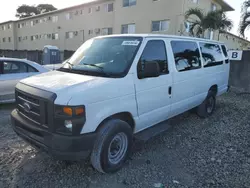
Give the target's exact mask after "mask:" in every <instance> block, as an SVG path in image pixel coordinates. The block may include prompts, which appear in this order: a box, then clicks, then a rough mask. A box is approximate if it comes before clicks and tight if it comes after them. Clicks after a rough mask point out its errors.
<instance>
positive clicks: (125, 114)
mask: <svg viewBox="0 0 250 188" xmlns="http://www.w3.org/2000/svg"><path fill="white" fill-rule="evenodd" d="M110 119H120V120H122V121H125V122H127V123H128V124H129V125H130V127H131V128H132V130H133V132H134V128H135V121H134V119H133V116H132V115H131V114H130V113H129V112H121V113H117V114H114V115H112V116H109V117H107V118H106V119H104V120H103V121H102V122H101V123H100V124H99V126H98V127H97V129H96V131H98V129H99V128H100V127H101V126H102V125H103V124H104V123H105V122H107V121H109V120H110Z"/></svg>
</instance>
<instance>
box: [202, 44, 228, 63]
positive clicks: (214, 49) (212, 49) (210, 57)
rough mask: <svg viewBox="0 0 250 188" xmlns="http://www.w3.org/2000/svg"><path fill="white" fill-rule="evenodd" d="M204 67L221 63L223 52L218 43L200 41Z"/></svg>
mask: <svg viewBox="0 0 250 188" xmlns="http://www.w3.org/2000/svg"><path fill="white" fill-rule="evenodd" d="M200 49H201V54H202V58H203V63H204V67H212V66H218V65H222V64H223V60H224V57H223V54H222V51H221V48H220V46H219V45H218V44H211V43H200Z"/></svg>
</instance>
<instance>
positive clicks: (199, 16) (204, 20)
mask: <svg viewBox="0 0 250 188" xmlns="http://www.w3.org/2000/svg"><path fill="white" fill-rule="evenodd" d="M185 19H186V20H187V21H188V22H189V23H190V24H191V25H190V33H191V35H192V36H196V37H202V38H204V37H205V32H206V30H213V31H216V30H218V31H219V35H218V39H219V36H220V34H221V33H223V32H225V31H227V30H230V29H231V28H232V27H233V22H232V21H231V20H230V19H228V18H227V16H226V15H225V13H224V12H223V11H222V10H216V11H210V12H208V13H204V11H203V10H202V9H199V8H191V9H189V10H188V11H187V12H186V13H185Z"/></svg>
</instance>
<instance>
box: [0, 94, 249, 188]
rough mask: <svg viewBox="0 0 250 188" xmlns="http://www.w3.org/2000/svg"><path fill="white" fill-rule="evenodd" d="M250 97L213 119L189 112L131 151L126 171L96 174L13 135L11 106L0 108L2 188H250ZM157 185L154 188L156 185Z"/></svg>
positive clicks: (222, 102) (221, 108)
mask: <svg viewBox="0 0 250 188" xmlns="http://www.w3.org/2000/svg"><path fill="white" fill-rule="evenodd" d="M249 107H250V95H249V94H240V93H234V92H230V93H228V94H226V95H224V96H222V97H219V98H218V100H217V109H216V111H215V114H214V115H213V116H212V117H210V118H208V119H200V118H199V117H197V116H196V115H195V114H194V113H192V112H187V113H185V114H182V115H180V116H178V117H176V118H174V119H171V120H169V122H168V123H169V124H170V125H171V128H170V129H169V130H168V131H167V132H165V133H162V134H161V135H159V136H157V137H155V138H153V139H151V140H149V141H148V142H147V143H145V144H140V145H138V146H137V147H135V149H134V152H133V154H132V155H131V157H130V160H129V161H128V162H127V164H126V166H125V167H124V168H123V169H122V170H121V171H119V172H117V173H115V174H100V173H98V172H97V171H95V170H93V169H92V167H91V166H90V164H89V163H88V162H74V163H66V162H61V161H56V160H55V159H53V158H51V157H49V156H47V155H46V154H44V153H43V152H37V151H36V150H34V149H33V148H32V147H30V146H29V145H28V144H26V143H25V142H23V141H22V140H21V139H20V138H18V137H17V136H16V134H15V133H14V132H13V131H12V129H11V125H10V119H9V114H10V112H11V110H12V109H13V108H14V106H13V105H7V106H6V105H4V106H1V107H0V108H1V109H0V187H1V188H4V187H36V188H39V187H81V188H84V187H88V188H90V187H92V188H93V187H97V188H98V187H107V188H119V187H143V188H147V187H149V188H150V187H157V186H159V185H160V183H161V184H162V185H164V186H165V187H220V188H221V187H227V188H229V187H232V188H235V187H237V188H238V187H246V188H247V187H250V116H249V114H250V108H249ZM156 183H158V185H157V184H156Z"/></svg>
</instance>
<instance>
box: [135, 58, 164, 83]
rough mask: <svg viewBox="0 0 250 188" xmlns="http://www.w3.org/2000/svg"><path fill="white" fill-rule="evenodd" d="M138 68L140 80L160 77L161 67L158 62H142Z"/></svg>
mask: <svg viewBox="0 0 250 188" xmlns="http://www.w3.org/2000/svg"><path fill="white" fill-rule="evenodd" d="M138 66H139V67H138V78H139V79H143V78H152V77H158V76H160V67H159V64H158V63H157V62H156V61H147V62H140V63H139V65H138Z"/></svg>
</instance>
